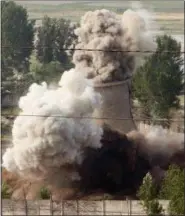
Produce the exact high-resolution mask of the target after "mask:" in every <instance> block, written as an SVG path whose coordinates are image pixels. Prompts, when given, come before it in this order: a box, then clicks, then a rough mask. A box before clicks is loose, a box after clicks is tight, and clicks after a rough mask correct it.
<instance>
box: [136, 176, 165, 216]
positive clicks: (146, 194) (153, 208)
mask: <svg viewBox="0 0 185 216" xmlns="http://www.w3.org/2000/svg"><path fill="white" fill-rule="evenodd" d="M138 197H139V199H140V200H142V201H141V204H142V205H143V207H144V209H145V211H146V212H147V214H148V215H150V216H154V215H163V208H162V206H161V205H160V204H159V202H158V200H157V186H156V185H155V184H154V183H153V182H152V177H151V175H150V174H147V175H146V176H145V178H144V180H143V184H142V185H141V187H140V189H139V191H138Z"/></svg>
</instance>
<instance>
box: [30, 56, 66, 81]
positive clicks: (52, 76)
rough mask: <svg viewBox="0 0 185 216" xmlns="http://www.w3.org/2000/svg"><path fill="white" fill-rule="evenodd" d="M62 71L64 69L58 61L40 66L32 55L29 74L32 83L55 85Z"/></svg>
mask: <svg viewBox="0 0 185 216" xmlns="http://www.w3.org/2000/svg"><path fill="white" fill-rule="evenodd" d="M64 70H65V68H64V67H63V66H62V64H61V63H60V62H58V61H51V62H49V63H45V64H42V63H41V62H39V61H38V60H37V58H36V56H35V55H34V54H33V55H32V56H31V58H30V74H31V76H32V79H33V80H34V82H37V83H41V82H43V81H45V82H47V83H48V84H51V83H57V82H58V81H59V79H60V77H61V75H62V73H63V72H64Z"/></svg>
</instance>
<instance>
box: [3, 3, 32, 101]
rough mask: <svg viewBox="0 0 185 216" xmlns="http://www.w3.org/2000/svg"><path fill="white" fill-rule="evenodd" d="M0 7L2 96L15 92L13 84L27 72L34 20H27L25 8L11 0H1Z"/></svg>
mask: <svg viewBox="0 0 185 216" xmlns="http://www.w3.org/2000/svg"><path fill="white" fill-rule="evenodd" d="M1 8H2V16H1V17H2V21H1V23H2V55H1V56H2V61H1V69H2V85H1V91H2V97H4V96H6V95H7V94H11V93H12V92H15V90H16V89H17V86H15V85H16V84H18V83H19V82H20V80H22V78H23V76H24V75H25V76H26V73H27V72H28V67H29V57H30V54H31V52H32V49H33V40H34V22H29V21H28V14H27V11H26V9H24V8H23V7H22V6H20V5H17V4H16V3H15V2H13V1H2V2H1ZM23 79H25V77H24V78H23ZM21 85H22V84H21ZM21 91H22V90H21Z"/></svg>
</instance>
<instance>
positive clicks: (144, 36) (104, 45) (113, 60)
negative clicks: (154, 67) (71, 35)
mask: <svg viewBox="0 0 185 216" xmlns="http://www.w3.org/2000/svg"><path fill="white" fill-rule="evenodd" d="M142 15H143V16H142ZM80 24H81V26H80V27H79V28H78V29H76V34H77V36H78V40H79V43H78V44H77V46H76V49H93V50H103V51H86V50H76V51H75V52H74V56H73V62H74V64H75V66H76V68H77V69H78V70H79V71H81V72H82V73H84V74H85V76H86V77H87V78H90V79H93V81H94V82H95V83H102V82H112V81H122V80H124V79H127V78H129V77H131V76H132V74H133V73H134V72H135V70H136V69H137V67H138V66H140V65H141V64H142V63H143V57H144V56H146V55H149V53H147V54H146V53H141V52H142V51H146V50H147V51H155V50H156V43H155V42H154V35H153V29H152V25H151V23H150V22H149V19H148V17H147V16H145V14H143V13H141V11H138V12H137V10H136V11H133V10H127V11H125V12H124V13H123V15H122V16H119V15H117V14H116V13H113V12H111V11H109V10H105V9H102V10H96V11H93V12H92V11H89V12H87V13H86V14H85V15H84V16H83V17H82V19H81V23H80ZM110 50H122V51H130V52H109V51H110ZM138 50H139V51H141V52H140V53H137V52H134V51H138ZM132 51H133V52H132Z"/></svg>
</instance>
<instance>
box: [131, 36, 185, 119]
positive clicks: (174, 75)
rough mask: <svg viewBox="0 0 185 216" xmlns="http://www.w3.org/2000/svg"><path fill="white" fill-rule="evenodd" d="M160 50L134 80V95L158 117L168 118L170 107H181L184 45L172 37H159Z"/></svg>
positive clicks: (147, 109)
mask: <svg viewBox="0 0 185 216" xmlns="http://www.w3.org/2000/svg"><path fill="white" fill-rule="evenodd" d="M156 42H157V50H156V52H155V53H154V54H152V55H151V56H150V57H148V58H147V59H146V62H145V64H144V65H143V66H141V67H140V68H139V69H138V71H137V73H136V74H135V76H134V79H133V90H134V96H135V97H136V98H137V99H138V100H139V102H140V103H141V104H142V106H143V107H145V111H146V112H147V113H148V114H149V115H151V116H152V118H153V119H155V118H168V117H169V112H170V109H171V108H179V99H178V97H177V96H179V94H180V92H181V90H182V89H183V75H184V74H183V69H182V65H183V59H182V57H181V44H180V43H178V42H177V41H176V40H175V39H173V38H172V37H171V36H167V35H163V36H159V37H157V40H156Z"/></svg>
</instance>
